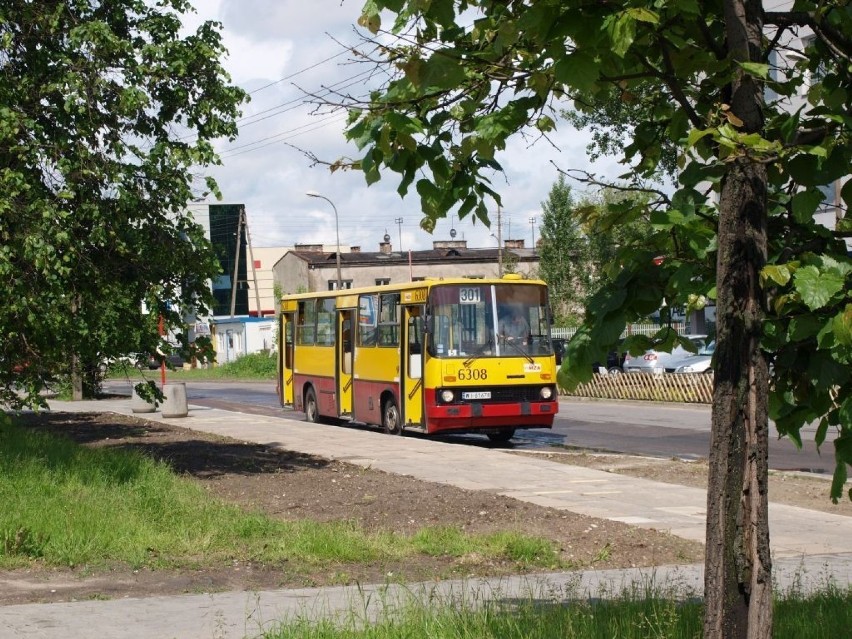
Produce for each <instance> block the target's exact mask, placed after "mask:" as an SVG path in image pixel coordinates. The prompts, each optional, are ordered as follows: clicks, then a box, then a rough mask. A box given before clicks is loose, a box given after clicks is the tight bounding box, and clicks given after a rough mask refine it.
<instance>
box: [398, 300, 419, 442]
mask: <svg viewBox="0 0 852 639" xmlns="http://www.w3.org/2000/svg"><path fill="white" fill-rule="evenodd" d="M423 311H424V308H423V306H403V321H402V325H403V326H404V327H405V333H404V335H403V337H402V340H401V342H400V345H401V346H402V348H401V349H400V354H401V356H402V369H403V374H402V376H401V381H402V384H401V388H400V398H401V403H402V405H403V407H402V411H403V412H402V419H403V423H404V424H405V426H406V428H414V429H416V428H422V427H423V351H424V345H423V337H424V335H423V317H424V312H423Z"/></svg>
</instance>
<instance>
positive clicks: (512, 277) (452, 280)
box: [281, 273, 546, 304]
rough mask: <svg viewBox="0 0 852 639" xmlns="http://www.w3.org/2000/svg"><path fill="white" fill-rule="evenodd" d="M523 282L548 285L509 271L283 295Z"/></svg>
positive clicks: (290, 297)
mask: <svg viewBox="0 0 852 639" xmlns="http://www.w3.org/2000/svg"><path fill="white" fill-rule="evenodd" d="M510 283H511V284H522V285H538V286H546V284H545V282H543V281H542V280H537V279H525V278H524V277H522V276H520V275H517V274H516V273H507V274H506V275H504V276H503V277H486V278H471V277H427V278H425V279H423V280H417V281H415V282H400V283H397V284H381V285H376V286H363V287H360V288H346V289H342V290H339V291H338V290H334V291H315V292H313V293H294V294H292V295H282V296H281V302H282V304H283V303H284V302H287V301H297V300H305V299H315V298H337V297H346V296H348V295H353V296H358V295H363V294H365V293H392V292H394V291H410V290H413V289H419V288H423V287H427V288H431V287H433V286H437V285H445V284H510Z"/></svg>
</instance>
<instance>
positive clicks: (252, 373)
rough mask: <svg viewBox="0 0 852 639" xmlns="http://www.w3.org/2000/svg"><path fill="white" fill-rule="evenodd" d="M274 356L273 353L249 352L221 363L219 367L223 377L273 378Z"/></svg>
mask: <svg viewBox="0 0 852 639" xmlns="http://www.w3.org/2000/svg"><path fill="white" fill-rule="evenodd" d="M275 366H276V358H275V353H274V352H270V353H250V354H248V355H243V356H242V357H240V358H238V359H236V360H234V361H233V362H228V363H226V364H222V365H221V366H220V367H219V368H220V369H221V372H222V375H223V376H224V377H246V378H262V379H267V378H269V379H274V378H275Z"/></svg>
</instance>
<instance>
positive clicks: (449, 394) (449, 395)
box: [441, 388, 456, 404]
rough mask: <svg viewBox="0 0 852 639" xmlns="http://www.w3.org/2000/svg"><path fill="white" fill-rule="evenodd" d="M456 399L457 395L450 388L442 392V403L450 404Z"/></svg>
mask: <svg viewBox="0 0 852 639" xmlns="http://www.w3.org/2000/svg"><path fill="white" fill-rule="evenodd" d="M455 398H456V396H455V394H454V393H453V391H451V390H450V389H449V388H445V389H444V390H442V391H441V401H442V402H444V403H445V404H449V403H450V402H452V401H453V400H454V399H455Z"/></svg>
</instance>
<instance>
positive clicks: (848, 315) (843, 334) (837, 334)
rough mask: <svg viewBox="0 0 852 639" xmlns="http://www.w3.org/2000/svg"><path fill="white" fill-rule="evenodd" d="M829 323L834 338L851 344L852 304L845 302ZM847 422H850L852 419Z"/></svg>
mask: <svg viewBox="0 0 852 639" xmlns="http://www.w3.org/2000/svg"><path fill="white" fill-rule="evenodd" d="M831 324H832V332H833V333H834V339H836V340H837V342H838V343H839V344H843V345H844V346H852V304H847V305H846V307H845V308H844V309H843V310H842V311H840V312H839V313H838V314H837V315H835V316H834V318H833V319H832V321H831ZM850 417H852V416H850ZM847 423H850V424H852V420H850V421H849V422H847Z"/></svg>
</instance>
